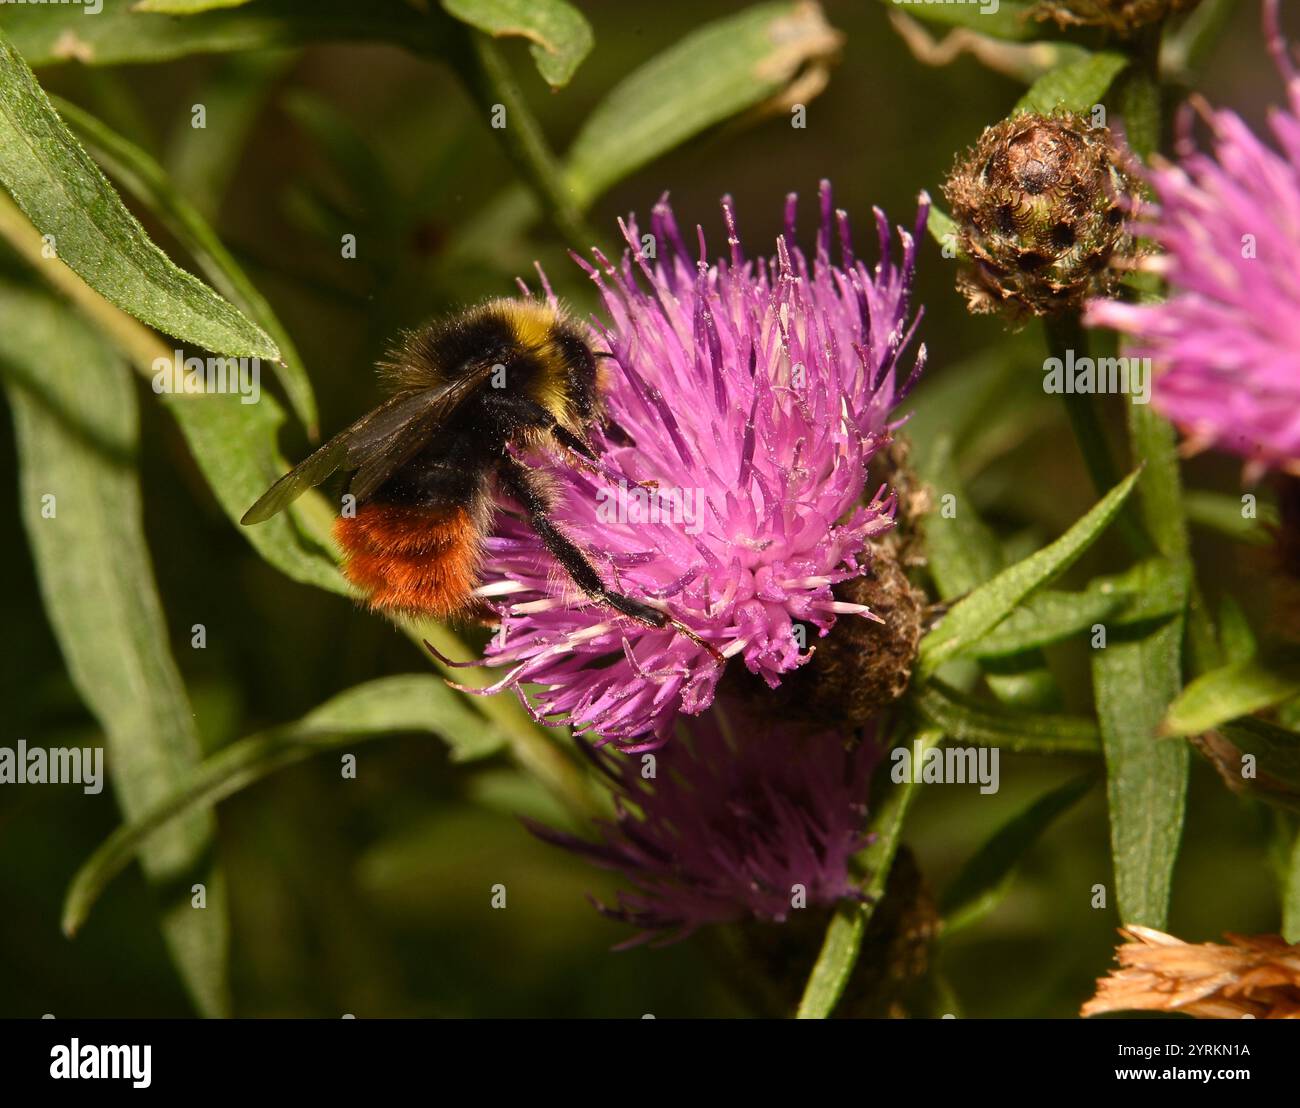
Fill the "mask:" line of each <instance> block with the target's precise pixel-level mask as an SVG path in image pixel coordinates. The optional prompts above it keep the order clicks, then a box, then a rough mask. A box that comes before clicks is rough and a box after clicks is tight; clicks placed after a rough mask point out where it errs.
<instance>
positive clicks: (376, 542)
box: [334, 504, 481, 619]
mask: <svg viewBox="0 0 1300 1108" xmlns="http://www.w3.org/2000/svg"><path fill="white" fill-rule="evenodd" d="M334 537H335V539H336V540H337V541H338V544H339V545H340V546H341V547H342V548H343V551H344V560H343V572H344V574H345V575H346V576H347V578H348V580H350V581H351V582H352V583H353V584H354V585H356V586H357V588H359V589H361V590H362V591H364V592H365V593H366V594H367V596H368V597H369V601H370V606H371V607H372V608H377V609H381V610H385V611H396V612H409V613H414V614H418V615H431V616H434V617H435V618H437V619H450V618H452V617H454V616H460V615H465V614H466V613H467V612H469V611H470V610H471V609H472V608H473V607H474V595H473V590H474V586H475V585H476V584H477V583H478V569H479V560H480V539H481V536H480V533H479V528H478V526H477V525H476V523H475V521H474V518H473V516H472V515H471V513H470V512H469V511H467V510H466V509H464V508H414V507H406V506H399V505H392V504H366V505H363V506H362V508H361V509H360V510H359V511H358V512H357V514H356V515H355V516H353V517H351V518H349V517H345V516H340V517H339V518H338V519H337V520H335V522H334Z"/></svg>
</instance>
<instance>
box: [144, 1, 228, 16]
mask: <svg viewBox="0 0 1300 1108" xmlns="http://www.w3.org/2000/svg"><path fill="white" fill-rule="evenodd" d="M248 2H249V0H135V2H134V3H133V4H132V5H131V10H132V11H133V12H157V13H158V14H160V15H198V14H199V13H201V12H210V11H213V10H214V9H216V8H237V7H239V6H240V5H241V4H247V3H248Z"/></svg>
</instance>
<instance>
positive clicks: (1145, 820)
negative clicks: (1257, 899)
mask: <svg viewBox="0 0 1300 1108" xmlns="http://www.w3.org/2000/svg"><path fill="white" fill-rule="evenodd" d="M1183 625H1184V619H1183V617H1182V616H1181V614H1180V615H1176V616H1174V617H1173V618H1171V619H1168V620H1166V621H1165V622H1164V623H1160V624H1157V625H1156V626H1154V627H1152V626H1151V625H1150V624H1146V625H1141V626H1138V627H1135V628H1124V627H1115V628H1111V629H1110V631H1109V634H1108V636H1107V642H1106V646H1105V647H1104V648H1101V649H1097V650H1094V651H1093V653H1092V680H1093V691H1094V696H1095V698H1096V702H1097V719H1098V722H1099V724H1100V726H1101V734H1102V745H1103V747H1104V749H1105V753H1106V771H1107V795H1108V799H1109V804H1110V838H1111V853H1112V857H1113V860H1114V865H1115V886H1116V888H1115V898H1116V901H1117V905H1118V908H1119V913H1120V918H1121V920H1123V922H1125V923H1140V924H1144V925H1146V926H1148V927H1164V926H1165V917H1166V915H1167V913H1168V910H1169V891H1170V886H1171V884H1172V880H1173V870H1174V863H1175V861H1176V860H1177V857H1178V844H1179V840H1180V838H1181V836H1182V828H1183V817H1184V810H1185V807H1186V802H1187V774H1188V751H1187V744H1186V743H1184V742H1182V741H1179V740H1167V739H1165V740H1162V739H1159V738H1157V736H1156V731H1157V728H1158V727H1159V725H1160V721H1161V719H1162V718H1163V717H1164V715H1165V712H1166V710H1167V709H1168V707H1169V704H1170V702H1171V701H1172V700H1173V699H1174V697H1175V696H1177V695H1178V690H1179V688H1180V687H1181V685H1182V652H1181V647H1182V638H1183Z"/></svg>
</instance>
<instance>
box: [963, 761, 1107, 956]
mask: <svg viewBox="0 0 1300 1108" xmlns="http://www.w3.org/2000/svg"><path fill="white" fill-rule="evenodd" d="M1096 783H1097V778H1096V776H1094V775H1093V774H1087V775H1085V776H1083V777H1076V778H1074V779H1073V780H1071V781H1067V782H1066V783H1065V784H1064V785H1061V786H1059V787H1058V788H1055V789H1053V790H1052V791H1051V792H1049V793H1046V794H1044V795H1043V796H1040V797H1039V798H1038V799H1037V800H1035V801H1034V802H1033V803H1032V804H1031V805H1030V806H1029V807H1028V808H1026V809H1025V810H1024V811H1023V812H1021V813H1020V814H1019V815H1017V816H1015V817H1014V818H1013V819H1010V820H1008V821H1007V822H1006V823H1005V824H1003V825H1002V826H1001V827H999V828H998V830H997V831H996V832H994V834H993V836H992V837H991V838H990V839H989V840H988V841H987V842H985V843H984V845H983V846H981V847H980V848H979V850H978V851H976V852H975V854H974V855H973V856H972V857H971V858H970V860H969V861H967V863H966V864H965V865H964V866H962V868H961V870H960V871H959V872H958V873H957V876H956V877H954V878H953V879H952V881H951V882H950V883H949V885H948V887H947V888H946V889H944V892H943V897H942V898H941V900H940V902H939V911H940V912H941V914H942V915H943V931H944V934H945V935H951V934H952V933H953V932H954V931H958V930H960V929H961V928H963V927H968V926H969V925H970V924H972V923H974V922H976V921H977V920H979V919H982V918H983V917H984V916H986V915H988V913H989V912H991V911H992V910H993V909H994V908H995V907H997V905H998V903H999V902H1000V901H1001V900H1002V898H1003V897H1005V896H1006V894H1007V892H1008V890H1009V889H1010V887H1011V883H1012V880H1013V878H1014V877H1015V873H1016V869H1017V867H1019V865H1020V862H1021V860H1022V859H1023V858H1024V857H1025V855H1027V854H1028V853H1029V851H1030V849H1031V848H1032V847H1033V846H1034V844H1035V843H1036V842H1038V840H1039V839H1040V838H1041V837H1042V835H1043V833H1044V832H1045V831H1046V830H1047V829H1048V828H1049V827H1050V826H1051V825H1052V824H1053V823H1054V822H1055V821H1056V819H1057V818H1058V817H1059V816H1061V815H1062V814H1064V813H1065V812H1066V811H1068V810H1069V809H1070V808H1071V807H1073V806H1074V804H1075V803H1076V802H1077V801H1078V800H1079V799H1080V798H1082V797H1083V796H1084V795H1085V794H1086V793H1087V792H1088V791H1089V790H1090V789H1091V788H1092V786H1093V785H1095V784H1096Z"/></svg>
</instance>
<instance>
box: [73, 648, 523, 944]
mask: <svg viewBox="0 0 1300 1108" xmlns="http://www.w3.org/2000/svg"><path fill="white" fill-rule="evenodd" d="M400 732H422V733H428V734H434V735H439V736H441V737H442V738H443V739H444V740H446V742H447V743H448V744H449V745H450V746H451V748H452V759H453V760H454V761H469V760H471V759H474V758H482V757H486V756H487V755H489V754H492V753H495V752H496V751H497V750H499V749H501V747H502V746H503V745H504V744H505V738H504V736H502V735H501V733H500V732H499V731H497V730H496V729H495V728H494V727H493V726H492V725H491V724H489V723H488V721H487V720H485V719H484V718H483V717H482V716H481V715H479V714H478V713H477V712H475V711H473V710H472V709H470V707H469V706H468V705H467V704H466V703H465V701H464V700H463V699H461V698H460V697H459V696H457V695H456V694H455V693H454V692H452V691H451V689H449V688H448V687H447V686H446V685H445V684H444V683H443V682H442V681H441V680H439V679H438V678H436V677H433V676H431V675H427V674H412V675H408V676H400V677H382V678H379V679H377V680H375V681H369V682H367V683H366V684H364V685H358V686H356V687H355V688H352V689H348V690H347V691H346V692H343V693H340V694H339V695H338V696H336V697H333V698H332V699H330V700H327V701H326V702H325V703H324V704H322V705H321V706H320V707H319V708H316V709H314V710H313V711H311V712H308V713H307V715H305V716H303V718H302V719H300V720H299V721H298V722H297V723H292V724H289V725H287V726H285V727H281V728H277V729H276V730H274V731H269V732H266V733H264V734H259V735H251V736H249V737H248V738H246V739H241V740H240V741H239V742H236V743H232V744H231V745H230V746H228V747H226V748H225V749H224V750H220V751H218V752H217V753H216V754H214V755H212V756H211V757H210V758H208V759H206V760H205V761H204V762H203V763H202V764H201V765H198V766H195V767H193V768H192V769H190V770H189V771H188V772H187V773H186V774H184V775H183V776H181V777H180V778H179V779H177V780H175V781H174V782H173V783H172V785H173V787H172V789H171V790H170V791H169V792H168V793H167V794H166V795H165V796H164V797H162V798H160V799H157V800H155V802H154V803H153V804H151V805H150V806H149V807H148V808H147V809H145V810H143V811H138V812H136V813H135V814H134V815H133V816H132V818H131V821H130V822H129V823H127V824H125V825H123V826H121V827H119V828H118V829H117V830H116V831H114V832H113V833H112V834H111V835H110V836H109V837H108V838H107V839H106V840H105V841H104V842H103V843H102V844H101V845H100V847H99V849H97V850H96V851H95V853H94V854H93V855H91V857H90V858H89V859H88V860H87V861H86V863H85V864H84V865H83V866H82V867H81V868H80V869H79V870H78V871H77V874H76V876H75V877H74V878H73V881H72V884H71V886H70V887H69V889H68V895H67V898H66V900H65V902H64V910H63V927H64V930H65V931H67V932H68V933H69V934H71V933H72V932H74V931H76V930H77V929H78V928H79V927H80V926H81V925H82V923H84V922H85V919H86V916H87V915H88V914H89V912H90V909H91V907H92V906H93V905H94V904H95V902H96V901H97V900H98V899H99V897H100V894H102V893H103V891H104V889H105V888H107V886H108V884H109V883H110V882H111V881H112V880H113V878H114V877H116V876H117V875H118V874H119V873H121V871H122V870H123V868H125V866H126V864H127V863H128V862H129V861H130V859H131V855H132V854H133V853H134V852H135V850H136V849H137V848H138V846H139V844H140V843H141V842H142V841H144V840H145V839H146V838H148V837H149V836H150V835H152V834H154V833H156V832H157V831H158V829H159V828H162V827H165V826H167V825H168V824H170V823H171V822H172V821H173V820H176V819H180V818H184V817H186V816H187V813H191V812H193V811H195V810H206V809H207V808H209V807H210V806H212V805H214V804H216V803H217V802H219V801H221V800H224V799H226V797H229V796H231V795H233V794H234V793H237V792H239V791H241V790H242V789H245V788H247V787H248V786H249V785H252V784H254V783H256V782H257V781H260V780H262V779H263V778H264V777H267V776H268V775H269V774H271V773H274V772H275V771H276V770H280V769H283V768H284V767H286V766H290V765H293V764H294V763H296V762H301V761H303V760H304V759H306V758H309V757H311V756H312V755H313V754H318V753H320V752H321V751H323V750H333V749H336V748H338V747H341V746H349V745H351V744H353V743H356V742H358V741H361V740H364V739H371V738H378V737H380V736H383V735H391V734H394V733H400Z"/></svg>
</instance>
